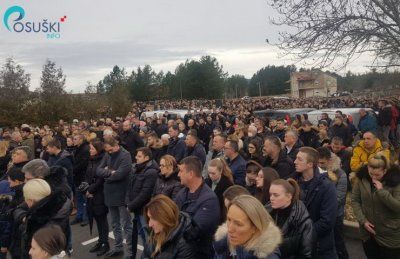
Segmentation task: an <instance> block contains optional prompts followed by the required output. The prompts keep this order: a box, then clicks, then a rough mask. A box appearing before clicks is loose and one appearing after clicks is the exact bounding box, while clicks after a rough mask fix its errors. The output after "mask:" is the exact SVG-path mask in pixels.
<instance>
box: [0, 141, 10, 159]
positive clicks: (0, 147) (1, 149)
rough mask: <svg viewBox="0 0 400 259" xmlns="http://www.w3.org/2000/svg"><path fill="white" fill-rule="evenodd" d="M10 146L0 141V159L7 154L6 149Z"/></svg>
mask: <svg viewBox="0 0 400 259" xmlns="http://www.w3.org/2000/svg"><path fill="white" fill-rule="evenodd" d="M9 146H10V142H8V141H5V140H2V141H0V157H3V156H5V155H6V154H7V150H8V147H9Z"/></svg>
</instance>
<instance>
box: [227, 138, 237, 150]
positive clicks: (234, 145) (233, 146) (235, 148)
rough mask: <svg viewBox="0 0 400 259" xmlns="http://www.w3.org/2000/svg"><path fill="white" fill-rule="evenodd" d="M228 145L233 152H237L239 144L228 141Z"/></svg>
mask: <svg viewBox="0 0 400 259" xmlns="http://www.w3.org/2000/svg"><path fill="white" fill-rule="evenodd" d="M227 142H228V143H229V146H230V148H231V149H232V150H233V151H234V152H235V153H237V152H239V144H238V143H237V141H234V140H228V141H227Z"/></svg>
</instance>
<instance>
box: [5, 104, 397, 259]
mask: <svg viewBox="0 0 400 259" xmlns="http://www.w3.org/2000/svg"><path fill="white" fill-rule="evenodd" d="M215 105H216V104H215V101H192V102H165V103H164V102H161V103H158V104H156V106H157V107H156V108H159V109H171V108H185V109H187V108H189V109H190V107H193V106H196V107H199V109H198V110H196V111H195V112H188V113H187V114H186V115H185V116H184V117H182V118H181V117H180V116H179V115H178V116H177V117H174V116H172V115H171V114H168V113H167V112H166V113H165V114H163V115H161V116H157V115H156V114H154V115H153V116H151V117H145V115H144V111H145V109H146V107H147V105H145V104H143V103H137V104H136V105H135V106H134V107H133V109H132V111H131V112H130V113H129V114H128V115H127V116H125V117H124V118H115V119H111V118H105V119H98V120H90V121H85V120H82V121H78V120H76V119H75V120H73V121H72V122H71V123H67V122H64V121H63V120H60V121H59V123H58V125H56V126H54V127H49V126H48V125H44V126H41V127H36V126H31V125H28V124H24V125H21V126H20V127H15V128H13V129H10V128H3V129H2V131H1V134H0V177H1V181H0V248H1V251H0V258H6V256H7V254H9V255H10V256H11V257H12V258H13V259H14V258H15V259H17V258H18V259H19V258H33V259H41V258H62V256H63V255H64V254H66V255H69V256H72V257H74V253H73V246H72V244H73V242H72V240H73V238H74V235H73V234H74V233H73V232H72V230H71V226H72V225H78V224H79V225H80V226H81V227H83V228H87V229H88V231H90V232H92V227H93V225H94V223H95V225H96V228H97V233H98V236H99V239H98V241H97V243H96V244H95V245H94V246H93V247H91V248H90V250H89V251H88V252H90V253H95V254H96V255H97V256H103V255H104V256H105V258H112V257H116V256H121V255H125V256H126V258H136V256H137V254H138V251H137V247H138V244H139V239H140V241H141V244H142V245H143V252H142V258H221V259H222V258H224V259H225V258H238V259H250V258H268V259H275V258H329V259H331V258H339V259H346V258H350V257H349V254H348V251H347V249H346V245H345V241H344V236H343V228H344V217H345V209H347V207H346V206H345V205H346V197H347V196H348V197H349V199H347V200H351V207H352V209H353V211H354V215H355V218H356V219H357V221H358V222H359V224H360V239H361V240H362V244H363V248H364V252H365V255H366V257H367V258H369V259H372V258H373V259H375V258H378V257H383V258H388V259H391V258H393V259H394V258H399V256H400V168H399V167H398V165H397V164H398V156H397V148H398V144H399V140H400V138H399V134H397V130H398V129H400V126H398V123H400V120H399V116H400V115H399V109H398V108H397V106H396V102H395V101H394V100H393V99H382V100H379V101H375V100H370V99H362V98H361V99H352V98H347V99H321V100H318V99H309V100H308V101H307V100H304V99H300V100H296V101H293V100H286V99H267V100H263V99H255V100H251V101H241V100H230V101H227V102H226V103H225V104H224V105H225V106H224V107H222V108H216V107H215ZM289 105H290V106H291V107H293V105H298V106H299V107H307V106H308V107H315V106H317V108H323V107H326V106H329V107H337V112H336V114H335V118H329V116H328V115H327V114H323V116H322V118H321V120H319V121H318V123H317V124H313V123H312V122H310V121H309V120H308V118H307V114H299V115H298V116H296V118H295V119H294V120H293V121H290V122H289V121H287V120H286V118H277V119H276V120H271V119H269V118H267V117H257V116H254V114H253V111H254V110H256V109H264V108H286V107H287V106H289ZM200 107H201V108H200ZM343 107H373V108H374V109H375V110H376V111H377V112H378V113H377V116H376V115H374V114H372V113H368V112H366V110H365V109H360V122H359V124H358V125H354V124H353V123H352V120H351V118H348V117H347V116H346V115H345V114H343V113H342V112H341V111H340V108H343ZM206 109H207V111H206ZM70 219H71V220H70ZM109 222H111V225H109ZM110 229H111V230H112V231H113V234H114V242H113V243H112V244H113V246H112V247H111V243H110V241H109V236H108V233H109V230H110ZM124 240H125V241H126V242H124ZM124 243H125V244H124Z"/></svg>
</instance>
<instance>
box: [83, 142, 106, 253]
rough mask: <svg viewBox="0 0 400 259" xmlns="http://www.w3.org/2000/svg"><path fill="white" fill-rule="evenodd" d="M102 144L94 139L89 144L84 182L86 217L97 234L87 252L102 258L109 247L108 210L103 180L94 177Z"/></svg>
mask: <svg viewBox="0 0 400 259" xmlns="http://www.w3.org/2000/svg"><path fill="white" fill-rule="evenodd" d="M104 154H105V152H104V147H103V142H101V140H99V139H94V140H92V141H91V142H90V159H89V164H88V167H87V169H86V176H85V178H86V182H87V183H88V184H89V188H88V190H87V192H86V197H87V210H88V215H90V217H93V218H94V220H95V221H96V225H97V232H98V233H99V240H98V242H97V243H96V244H95V245H94V246H93V247H92V248H91V249H90V250H89V252H91V253H94V252H97V256H102V255H103V254H105V253H106V252H107V251H108V250H110V246H109V243H108V229H109V228H108V221H107V213H108V208H107V206H106V205H105V203H104V191H103V189H104V178H102V177H99V176H97V175H96V170H97V167H98V166H99V164H100V162H101V160H102V159H103V157H104Z"/></svg>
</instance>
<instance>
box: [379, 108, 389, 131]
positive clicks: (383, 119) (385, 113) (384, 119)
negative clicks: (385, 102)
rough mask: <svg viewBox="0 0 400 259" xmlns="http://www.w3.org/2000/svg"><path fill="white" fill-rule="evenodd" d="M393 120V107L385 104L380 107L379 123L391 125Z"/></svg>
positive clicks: (380, 124)
mask: <svg viewBox="0 0 400 259" xmlns="http://www.w3.org/2000/svg"><path fill="white" fill-rule="evenodd" d="M391 121H392V108H391V107H390V106H385V107H383V108H382V109H379V113H378V125H379V126H381V127H382V126H390V122H391Z"/></svg>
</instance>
